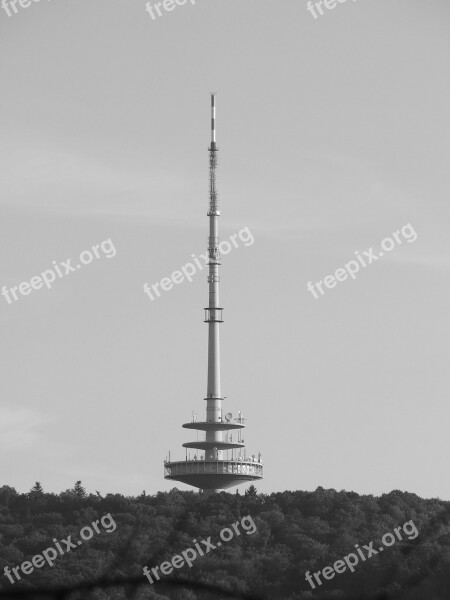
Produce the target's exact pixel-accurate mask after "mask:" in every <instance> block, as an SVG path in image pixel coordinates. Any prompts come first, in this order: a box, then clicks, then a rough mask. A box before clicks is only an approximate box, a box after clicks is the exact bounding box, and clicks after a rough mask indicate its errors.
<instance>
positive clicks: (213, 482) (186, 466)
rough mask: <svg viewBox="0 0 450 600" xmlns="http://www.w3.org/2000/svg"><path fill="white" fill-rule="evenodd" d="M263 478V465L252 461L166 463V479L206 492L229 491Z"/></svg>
mask: <svg viewBox="0 0 450 600" xmlns="http://www.w3.org/2000/svg"><path fill="white" fill-rule="evenodd" d="M262 478H263V464H262V463H261V462H256V461H254V460H251V459H244V460H183V461H176V462H169V461H164V479H170V480H175V481H180V482H182V483H186V484H188V485H192V486H194V487H197V488H201V489H204V490H207V489H214V488H220V489H227V488H230V487H233V486H234V485H239V484H241V483H245V482H248V481H257V480H258V479H262Z"/></svg>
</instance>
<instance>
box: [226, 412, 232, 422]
mask: <svg viewBox="0 0 450 600" xmlns="http://www.w3.org/2000/svg"><path fill="white" fill-rule="evenodd" d="M232 418H233V415H232V414H231V413H227V414H226V415H225V420H226V421H231V419H232Z"/></svg>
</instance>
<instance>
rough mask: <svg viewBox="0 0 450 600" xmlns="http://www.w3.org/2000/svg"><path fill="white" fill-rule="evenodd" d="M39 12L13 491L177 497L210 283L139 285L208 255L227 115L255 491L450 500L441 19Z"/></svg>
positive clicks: (16, 88) (3, 49)
mask: <svg viewBox="0 0 450 600" xmlns="http://www.w3.org/2000/svg"><path fill="white" fill-rule="evenodd" d="M26 4H27V3H26V1H25V2H24V5H25V6H24V7H21V6H19V5H17V14H15V13H14V11H13V9H12V8H9V11H10V13H11V16H8V13H7V11H6V10H4V9H3V10H1V9H0V80H1V82H2V98H1V105H2V110H1V111H0V132H1V133H0V164H1V169H0V212H1V215H0V274H1V279H0V286H3V287H2V290H3V295H2V296H0V327H1V331H2V334H1V341H0V352H1V364H2V366H3V369H2V386H1V388H2V394H1V400H0V456H1V462H0V464H1V468H0V485H10V486H13V487H15V488H16V489H17V490H18V491H21V492H24V491H28V490H29V489H30V488H31V487H32V485H33V484H34V482H35V481H40V482H41V483H42V485H43V487H44V489H45V490H46V491H53V492H60V491H63V490H66V489H68V488H70V487H72V486H73V484H74V482H75V481H77V480H81V481H82V482H83V485H84V486H85V487H86V488H87V490H88V491H89V492H95V491H96V490H99V491H100V492H101V493H102V494H104V493H108V492H111V493H115V492H117V493H122V494H126V495H135V494H140V493H141V492H142V490H146V492H147V493H148V494H154V493H156V492H157V491H159V490H163V491H164V490H169V489H171V488H172V487H173V486H174V483H172V482H168V481H165V480H164V478H163V460H164V458H165V457H166V456H168V453H169V451H170V452H171V457H172V459H175V458H179V459H180V460H182V459H183V458H184V449H183V448H182V447H181V444H182V443H183V442H187V441H191V440H192V439H194V438H193V437H192V435H193V434H192V432H189V431H187V430H183V429H182V427H181V425H182V423H185V422H189V421H190V420H191V418H192V413H193V411H195V412H197V413H198V414H199V415H203V413H204V410H205V402H204V400H203V398H204V397H205V392H206V367H207V363H206V361H207V329H206V327H207V326H206V325H205V324H204V323H203V318H204V317H203V307H204V306H205V305H206V302H207V299H208V295H207V283H206V272H205V270H202V271H200V269H198V270H197V272H196V273H195V275H194V276H193V279H192V282H188V281H184V282H182V283H180V284H177V285H174V286H173V288H172V289H170V290H168V291H162V292H161V295H160V297H156V298H155V299H154V300H153V301H152V300H151V298H150V297H149V296H148V295H146V294H145V293H144V289H143V286H144V284H145V283H148V284H149V285H150V286H151V285H152V284H156V283H158V282H159V283H160V282H161V280H163V278H166V277H171V274H172V273H173V272H174V271H175V270H179V269H180V268H181V267H182V266H183V265H185V264H186V263H188V262H189V261H193V259H194V257H192V255H193V254H194V255H195V257H199V256H200V254H202V253H204V252H205V248H206V243H207V236H208V219H207V216H206V212H207V208H208V153H207V148H208V144H209V127H210V115H209V105H210V97H209V94H210V92H212V91H214V92H216V93H217V141H218V145H219V148H220V152H219V176H218V181H219V184H218V185H219V195H220V203H221V213H222V214H221V217H220V233H221V239H222V240H229V239H230V237H231V236H232V235H234V234H238V232H240V231H242V230H245V228H247V229H246V231H249V232H251V239H252V240H253V242H252V243H247V244H244V242H243V241H242V240H241V239H240V238H237V241H239V244H238V247H233V249H232V250H231V251H230V252H229V254H228V255H227V256H224V257H223V260H222V264H223V266H222V270H221V302H222V306H224V308H225V310H224V318H225V322H224V324H223V325H222V326H221V345H222V348H221V349H222V388H223V394H224V395H225V396H226V397H227V398H226V400H225V401H224V409H225V410H226V411H229V412H231V413H232V414H233V415H234V416H235V415H237V412H238V411H239V410H240V411H242V413H243V415H244V417H245V418H246V419H247V421H246V423H247V428H246V430H245V436H244V438H245V442H246V445H247V452H248V453H249V454H253V453H258V451H261V453H262V459H263V462H264V479H263V480H262V481H259V482H258V483H257V485H256V487H257V489H258V490H259V491H261V492H264V493H271V492H274V491H283V490H286V489H288V490H298V489H300V490H314V489H316V488H317V487H318V486H322V487H324V488H334V489H337V490H342V489H345V490H349V491H350V490H352V491H355V492H358V493H360V494H375V495H379V494H383V493H388V492H389V491H391V490H393V489H400V490H405V491H409V492H414V493H416V494H418V495H419V496H422V497H439V498H442V499H446V500H449V499H450V481H449V479H448V477H446V473H447V471H448V468H447V467H448V465H447V462H448V457H449V456H450V437H449V435H448V422H449V419H450V408H449V402H448V390H449V387H450V385H449V383H450V381H449V380H450V376H449V373H450V370H449V368H448V364H447V363H448V339H449V334H450V327H449V311H448V296H449V293H450V278H449V271H450V241H449V237H448V233H447V230H448V225H449V222H450V221H449V219H450V209H449V202H448V198H449V192H450V169H449V168H448V145H449V138H450V116H449V110H448V106H449V105H450V80H449V78H448V64H449V58H450V38H449V36H448V26H449V20H450V4H449V2H448V0H426V1H425V0H396V1H395V2H392V0H389V1H388V0H376V1H375V0H358V1H357V2H352V1H350V0H347V2H344V3H340V4H337V5H336V6H335V8H334V9H332V10H331V9H327V8H325V7H323V8H322V12H323V13H324V14H323V15H320V13H319V11H318V9H314V14H315V15H316V18H314V15H313V14H312V12H310V11H308V9H307V2H306V0H281V1H280V2H278V3H275V2H273V1H272V0H271V1H269V0H245V1H240V2H237V1H236V0H227V1H225V0H208V1H207V0H196V1H195V2H193V1H189V2H187V4H185V5H184V6H175V8H174V10H172V11H167V10H161V16H157V15H155V13H154V16H155V18H152V16H151V14H150V13H149V12H147V11H146V2H145V1H144V0H132V1H130V0H127V1H125V0H96V2H91V1H88V0H84V1H81V0H76V1H75V0H52V1H51V2H46V1H45V0H40V2H36V1H34V2H33V3H31V5H30V6H26ZM153 4H154V3H153ZM8 6H9V5H8ZM150 6H152V4H151V5H150ZM310 6H311V5H310ZM313 6H314V3H313ZM154 10H155V9H154ZM396 232H397V233H396ZM395 233H396V236H397V238H395V237H394V234H395ZM242 237H244V236H242ZM387 238H389V239H390V240H391V242H389V241H387V242H386V241H384V242H383V246H382V241H383V240H386V239H387ZM246 239H247V240H248V239H250V238H249V237H247V238H246ZM400 242H401V243H400ZM93 247H97V254H98V255H99V258H96V257H95V256H94V258H93V260H92V262H91V263H90V264H80V261H81V262H82V261H83V258H81V257H82V256H84V257H85V260H86V263H88V262H89V260H90V259H89V253H88V254H84V255H83V254H82V253H83V252H85V251H90V252H91V254H90V255H91V256H93V251H92V248H93ZM382 248H386V249H387V248H389V250H386V251H384V252H383V250H382ZM370 249H372V250H370ZM364 252H366V254H364ZM380 252H383V256H380V255H379V254H380ZM355 253H356V254H355ZM373 256H375V258H373ZM358 257H360V258H358ZM68 259H70V261H69V263H67V261H68ZM351 261H353V262H351ZM361 261H363V262H361ZM369 262H370V264H369ZM62 263H65V265H66V266H64V265H63V264H62ZM77 263H78V264H80V268H79V269H77V268H76V266H77ZM363 264H365V266H363ZM345 265H349V266H348V268H345ZM355 265H356V266H355ZM56 267H58V268H59V269H60V272H61V275H59V274H58V275H55V271H56ZM343 268H344V269H345V270H344V271H342V269H343ZM357 268H358V271H356V269H357ZM51 269H54V271H53V275H54V277H55V281H53V282H52V281H49V285H50V287H47V286H46V285H44V286H43V287H41V288H40V289H37V288H36V289H35V288H33V287H30V285H28V286H27V285H25V286H23V287H22V290H23V291H24V293H23V294H22V292H18V291H17V290H16V295H17V298H18V299H17V300H14V298H13V297H12V295H11V292H10V291H9V292H8V290H11V288H14V286H16V287H18V286H19V285H20V284H21V283H23V282H28V284H30V282H31V280H32V279H33V278H35V277H37V276H40V274H41V273H43V272H46V271H48V270H51ZM339 269H341V270H340V271H338V270H339ZM66 270H67V274H65V271H66ZM352 270H353V271H355V273H354V278H353V277H352V276H351V275H350V271H352ZM345 274H346V275H345ZM330 275H331V276H332V278H331V279H327V280H326V281H327V282H328V284H325V283H324V280H325V278H326V277H327V276H330ZM344 276H345V278H344ZM47 278H48V279H51V278H52V275H50V274H48V275H47ZM35 281H36V280H35ZM308 282H311V286H310V289H308V287H307V284H308ZM316 282H319V287H316ZM328 285H329V286H330V287H328ZM36 286H37V284H36ZM320 286H321V288H320ZM311 288H312V289H313V291H314V294H313V293H312V291H311ZM319 288H320V289H321V290H322V292H323V293H322V292H320V289H319ZM5 290H6V292H5ZM8 298H9V300H8ZM194 435H195V434H194ZM176 485H177V487H178V488H179V489H193V488H189V487H188V486H185V485H183V484H176ZM246 487H248V485H241V486H239V490H240V491H241V493H242V492H243V491H244V490H245V489H246ZM232 491H234V490H232Z"/></svg>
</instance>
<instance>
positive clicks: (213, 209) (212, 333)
mask: <svg viewBox="0 0 450 600" xmlns="http://www.w3.org/2000/svg"><path fill="white" fill-rule="evenodd" d="M217 152H218V148H217V146H216V98H215V94H211V146H210V148H209V211H208V213H207V214H208V217H209V239H208V258H209V262H208V288H209V302H208V307H207V308H205V313H206V314H205V322H206V323H208V383H207V389H206V420H207V421H209V422H212V423H220V421H221V418H222V397H221V390H220V333H219V326H220V323H222V322H223V320H222V308H220V303H219V283H220V276H219V266H220V253H219V216H220V211H219V209H218V202H217V189H216V168H217ZM206 441H207V442H211V443H213V442H218V445H219V444H221V443H222V431H220V430H218V431H214V430H210V431H207V432H206ZM218 458H219V459H220V458H222V451H221V450H218V449H216V448H211V449H209V450H206V459H207V460H217V459H218Z"/></svg>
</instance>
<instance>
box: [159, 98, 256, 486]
mask: <svg viewBox="0 0 450 600" xmlns="http://www.w3.org/2000/svg"><path fill="white" fill-rule="evenodd" d="M208 151H209V210H208V213H207V215H208V217H209V238H208V271H209V272H208V287H209V302H208V307H207V308H205V323H207V324H208V383H207V391H206V398H205V400H206V420H205V421H197V416H196V414H195V413H194V414H193V416H192V421H191V422H190V423H185V424H184V425H183V427H184V428H185V429H194V430H197V431H200V432H202V433H203V435H202V437H203V439H202V440H197V441H196V442H187V443H185V444H183V447H184V448H186V458H185V460H182V461H171V459H170V452H169V457H168V459H166V460H165V461H164V478H165V479H169V480H174V481H180V482H182V483H186V484H189V485H192V486H194V487H197V488H200V489H201V490H203V491H204V492H205V493H208V494H210V493H214V492H218V491H220V490H222V489H227V488H230V487H232V486H235V485H239V484H241V483H245V482H247V481H256V480H258V479H262V477H263V464H262V462H261V453H259V454H258V456H257V457H256V455H254V454H253V455H252V456H250V457H249V456H247V455H246V451H245V444H244V440H243V439H242V430H243V429H244V427H245V424H244V420H245V419H244V418H243V416H242V414H241V412H239V413H238V416H237V418H234V419H233V415H232V414H231V413H226V414H225V415H224V414H223V412H222V401H223V400H224V397H223V396H222V393H221V387H220V343H219V339H220V338H219V326H220V324H221V323H223V308H221V307H220V302H219V282H220V278H219V266H220V252H219V246H220V244H219V216H220V210H219V203H218V196H217V184H216V170H217V152H218V148H217V145H216V95H215V94H211V145H210V147H209V149H208ZM194 415H195V416H194ZM232 432H234V435H235V440H234V441H233V433H232ZM197 437H198V434H197ZM188 449H195V450H199V451H200V452H199V453H198V454H197V453H196V454H194V456H193V457H192V456H191V453H189V455H188ZM225 452H226V455H224V453H225Z"/></svg>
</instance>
